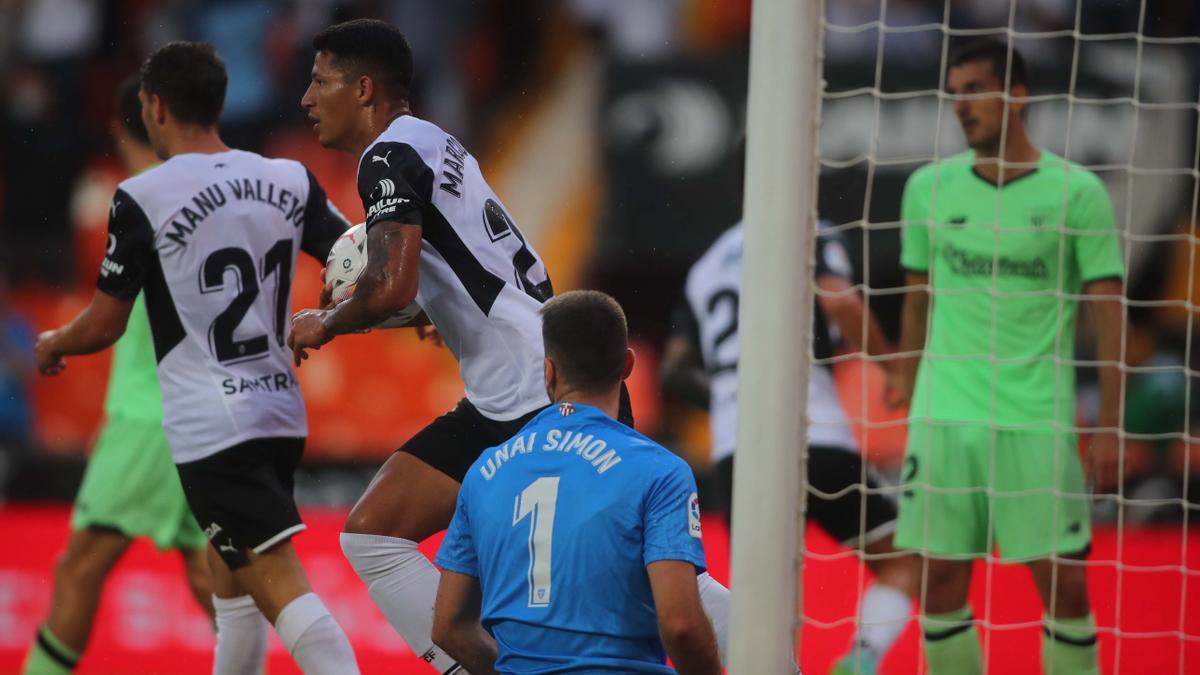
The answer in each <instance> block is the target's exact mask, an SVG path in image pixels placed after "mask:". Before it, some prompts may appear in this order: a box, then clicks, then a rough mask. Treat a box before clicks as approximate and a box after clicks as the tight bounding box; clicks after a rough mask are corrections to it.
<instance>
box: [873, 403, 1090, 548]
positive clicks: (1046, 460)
mask: <svg viewBox="0 0 1200 675" xmlns="http://www.w3.org/2000/svg"><path fill="white" fill-rule="evenodd" d="M902 482H903V484H904V485H903V488H904V491H903V492H902V493H901V498H900V517H899V522H898V523H897V526H896V536H895V544H896V546H897V547H898V548H905V549H913V550H916V551H919V552H922V553H926V554H929V555H932V556H939V557H950V558H955V557H960V558H978V557H982V556H986V555H988V554H989V553H990V552H991V551H992V549H993V548H998V549H999V551H1000V556H1001V559H1003V560H1005V561H1020V560H1034V559H1038V558H1048V557H1050V556H1051V555H1054V554H1058V555H1070V554H1076V553H1082V552H1085V551H1087V550H1088V547H1089V546H1090V545H1091V537H1092V529H1091V514H1090V510H1089V505H1090V502H1091V499H1090V496H1089V495H1088V492H1087V486H1086V483H1085V481H1084V475H1083V466H1082V464H1081V463H1080V461H1079V453H1078V450H1077V446H1076V443H1075V434H1074V433H1071V432H1065V431H1055V430H1054V429H1050V428H1047V429H1045V430H1041V429H1037V430H1029V429H993V428H992V427H989V426H988V425H986V424H978V423H969V424H965V425H964V424H960V423H950V422H941V421H936V420H926V419H920V420H918V419H913V420H910V422H909V427H908V448H907V451H906V453H905V457H904V472H903V476H902Z"/></svg>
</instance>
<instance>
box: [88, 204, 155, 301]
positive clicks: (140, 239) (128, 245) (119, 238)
mask: <svg viewBox="0 0 1200 675" xmlns="http://www.w3.org/2000/svg"><path fill="white" fill-rule="evenodd" d="M154 255H156V254H155V252H154V229H153V228H152V227H151V226H150V220H149V219H147V218H146V213H145V212H144V211H142V207H141V206H140V205H139V204H138V203H137V202H136V201H134V200H133V197H131V196H129V193H127V192H125V191H124V190H117V193H116V194H115V195H113V200H112V205H111V206H110V207H109V210H108V248H107V250H106V252H105V256H104V260H102V261H101V262H100V277H99V278H98V279H97V280H96V288H97V289H98V290H100V291H102V292H104V293H107V294H108V295H111V296H113V297H117V298H121V299H122V300H133V299H134V298H136V297H137V294H138V291H140V290H142V284H144V283H145V281H146V270H147V269H148V268H149V266H150V264H151V262H152V260H153V256H154Z"/></svg>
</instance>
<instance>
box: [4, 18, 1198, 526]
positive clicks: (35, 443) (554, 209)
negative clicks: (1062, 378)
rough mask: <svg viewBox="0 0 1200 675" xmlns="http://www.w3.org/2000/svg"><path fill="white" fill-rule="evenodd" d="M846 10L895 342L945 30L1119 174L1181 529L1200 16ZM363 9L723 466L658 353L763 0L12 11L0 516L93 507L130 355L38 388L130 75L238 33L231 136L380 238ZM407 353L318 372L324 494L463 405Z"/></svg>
mask: <svg viewBox="0 0 1200 675" xmlns="http://www.w3.org/2000/svg"><path fill="white" fill-rule="evenodd" d="M827 6H828V10H827V20H828V23H829V27H828V29H827V31H826V36H825V79H826V90H827V95H826V100H825V103H824V123H823V127H822V132H821V133H822V136H821V142H822V159H823V171H822V179H821V188H820V204H819V210H820V212H821V215H822V216H823V217H825V218H828V219H830V220H831V221H833V222H834V223H836V224H838V225H842V226H844V227H845V231H846V233H847V235H848V236H849V238H850V240H851V242H852V247H851V248H852V257H853V258H854V260H853V263H854V264H855V266H856V269H857V271H858V275H859V280H860V281H861V282H862V283H863V284H864V288H865V289H866V293H867V296H868V298H869V302H870V307H871V308H872V310H873V311H874V312H875V313H876V314H877V315H878V316H879V318H880V319H881V320H882V322H883V325H884V327H885V329H886V330H887V331H888V332H889V333H890V334H891V335H893V336H894V335H895V334H896V333H897V332H898V310H899V298H900V296H899V295H898V294H897V293H895V292H891V291H889V289H892V288H894V287H895V286H898V285H899V284H900V283H901V281H902V273H901V271H900V269H899V266H898V257H899V245H898V241H899V240H898V224H897V222H896V219H897V214H898V212H899V201H900V199H899V197H900V190H901V188H902V186H903V182H904V179H905V178H906V177H907V175H908V174H909V173H910V172H911V171H912V170H913V169H915V168H916V167H917V166H919V165H920V164H922V163H924V162H927V161H929V160H930V159H932V158H934V157H944V156H947V155H949V154H952V153H954V152H957V151H959V150H961V149H962V143H961V140H960V135H959V134H958V130H957V126H956V123H955V121H954V119H953V114H952V112H951V111H950V108H949V106H946V105H944V101H943V100H942V99H941V98H940V97H939V95H938V87H939V82H940V73H941V63H942V59H943V58H944V56H943V54H944V49H945V46H946V42H947V35H949V36H950V39H951V40H958V39H962V38H963V37H964V36H965V35H969V34H972V33H975V32H979V31H978V30H974V29H994V30H995V31H998V32H999V34H1004V31H1005V30H1006V29H1007V28H1009V27H1011V28H1012V29H1013V30H1014V31H1016V32H1015V34H1014V38H1013V40H1014V45H1015V46H1017V47H1018V48H1020V49H1021V50H1022V51H1023V52H1024V53H1025V56H1026V58H1027V59H1028V61H1029V62H1030V66H1031V73H1032V79H1033V89H1034V94H1035V95H1036V96H1037V97H1038V98H1037V99H1036V103H1035V104H1034V105H1033V106H1032V110H1031V112H1030V116H1031V127H1032V131H1033V136H1034V140H1035V142H1039V143H1040V144H1042V145H1044V146H1045V147H1047V148H1049V149H1050V150H1053V151H1055V152H1059V153H1065V154H1066V155H1067V156H1068V157H1069V158H1070V159H1072V160H1075V161H1078V162H1080V163H1083V164H1085V165H1088V166H1089V167H1093V168H1094V169H1095V170H1097V172H1098V173H1100V175H1101V176H1102V177H1103V178H1104V179H1105V181H1106V183H1107V184H1108V187H1109V189H1110V192H1111V194H1112V196H1113V200H1114V203H1115V204H1116V206H1117V213H1118V222H1119V224H1120V226H1121V227H1122V228H1123V232H1124V234H1125V238H1124V241H1125V244H1126V253H1127V259H1128V260H1129V264H1130V277H1129V291H1128V292H1129V296H1130V298H1131V308H1130V327H1129V332H1128V340H1127V345H1128V351H1127V362H1128V364H1129V365H1130V369H1129V376H1128V379H1127V385H1126V398H1125V420H1126V430H1127V431H1128V432H1130V433H1131V436H1130V437H1129V438H1128V440H1127V443H1126V448H1127V457H1126V464H1125V472H1126V474H1125V475H1126V496H1127V497H1138V498H1142V499H1146V500H1147V501H1146V502H1145V503H1146V504H1147V507H1146V508H1144V509H1140V510H1137V511H1136V512H1132V511H1131V512H1130V513H1129V514H1127V519H1128V518H1133V519H1143V520H1158V519H1165V520H1178V519H1179V518H1181V517H1182V516H1183V513H1184V511H1183V510H1182V509H1181V508H1180V506H1179V498H1181V497H1182V498H1184V500H1185V501H1190V499H1189V497H1191V498H1193V499H1194V496H1195V495H1197V491H1196V488H1198V487H1200V483H1196V481H1195V479H1196V477H1198V476H1200V441H1198V442H1196V443H1195V444H1193V442H1192V441H1191V440H1190V433H1191V430H1192V429H1193V428H1194V425H1193V423H1194V422H1200V404H1198V403H1197V402H1196V399H1197V397H1196V396H1193V395H1192V390H1193V388H1194V386H1195V384H1194V382H1193V378H1192V377H1191V373H1192V372H1194V369H1196V368H1197V367H1198V366H1200V350H1197V349H1196V348H1194V347H1193V346H1192V342H1193V340H1192V325H1193V323H1194V321H1195V319H1196V316H1195V313H1194V312H1193V311H1192V306H1191V302H1192V300H1191V299H1193V298H1196V297H1198V295H1197V292H1198V290H1200V275H1197V274H1196V273H1195V268H1196V258H1197V256H1196V252H1197V249H1198V247H1197V240H1196V238H1195V234H1196V222H1195V221H1196V215H1197V210H1196V201H1197V184H1198V174H1197V172H1196V168H1197V126H1198V112H1200V105H1198V102H1200V97H1198V91H1200V67H1198V64H1200V5H1197V4H1196V3H1194V2H1180V1H1178V0H1145V2H1138V1H1137V0H1089V1H1087V2H1082V3H1077V2H1076V0H1019V1H1018V2H1017V3H1016V6H1015V7H1010V3H1008V2H1003V1H1000V0H886V2H881V1H880V0H829V1H828V2H827ZM360 16H372V17H378V18H383V19H387V20H389V21H392V22H394V23H395V24H397V25H398V26H400V28H401V29H402V30H403V31H404V32H405V33H406V34H407V36H408V38H409V40H410V42H411V44H412V47H413V51H414V56H415V61H416V83H415V91H414V96H413V99H414V101H413V102H414V107H415V110H416V114H418V115H419V116H422V117H426V118H428V119H431V120H432V121H434V122H436V123H438V124H439V125H441V126H443V127H444V128H446V129H447V130H448V131H450V132H451V133H454V134H455V135H457V136H458V137H459V138H460V139H461V140H462V141H463V142H464V143H465V144H466V146H467V147H468V148H469V149H470V150H471V151H472V152H473V154H475V155H476V157H478V158H479V160H480V162H481V163H482V164H483V167H484V171H485V175H486V176H488V178H489V180H490V181H491V183H492V185H493V187H494V188H496V190H497V192H498V193H499V194H500V195H501V197H502V198H503V199H504V200H505V202H506V205H507V206H508V210H509V211H510V212H511V213H512V214H513V215H514V217H515V218H516V220H517V222H518V223H519V225H520V226H521V227H522V229H523V230H524V232H525V234H526V236H527V237H528V238H530V239H531V240H532V241H533V242H535V244H536V246H537V248H538V250H539V251H540V252H541V253H542V255H543V257H545V258H546V260H547V264H548V266H549V269H550V271H551V276H552V278H553V280H554V282H555V287H556V289H558V290H564V289H569V288H577V287H582V286H590V287H597V288H601V289H604V290H607V291H609V292H611V293H613V294H614V295H615V296H616V297H617V298H618V299H619V300H621V301H622V303H623V304H624V305H625V307H626V309H627V311H628V312H629V316H630V322H631V329H632V332H633V334H634V338H635V341H636V344H635V347H636V348H637V350H638V353H639V356H640V357H641V361H640V363H641V364H642V367H641V368H640V370H639V371H638V373H637V375H636V377H635V379H634V382H633V391H634V400H635V404H636V406H637V417H638V420H639V427H640V428H641V429H642V430H643V431H644V432H646V433H648V434H650V435H651V436H654V437H655V438H657V439H659V440H661V441H663V442H664V443H666V444H668V445H669V446H670V447H672V448H674V449H676V450H677V451H679V452H680V453H681V454H683V455H685V456H687V457H688V458H689V459H690V460H692V462H693V464H694V465H695V466H697V468H698V469H699V470H700V471H701V473H703V467H704V466H705V461H704V456H705V453H706V447H707V439H706V434H707V430H706V429H707V428H706V425H705V424H704V421H703V416H702V415H700V414H698V413H695V412H693V411H691V410H689V409H688V408H687V407H686V406H684V405H681V404H680V403H679V402H675V401H672V400H670V399H668V398H664V397H663V396H662V395H661V394H660V392H659V389H658V385H657V382H656V368H657V366H656V362H657V354H658V351H659V349H660V347H661V345H662V342H663V340H664V339H665V337H666V336H667V334H668V333H669V331H670V329H671V326H670V324H669V316H670V314H671V310H672V308H673V307H674V306H675V304H676V303H677V302H678V301H679V299H680V292H681V287H682V283H683V279H684V276H685V274H686V272H687V269H688V267H689V266H690V264H691V263H692V262H693V261H694V260H695V259H696V258H698V257H699V256H700V254H701V253H702V252H703V251H704V250H705V249H706V248H707V247H708V245H709V244H710V243H711V242H712V241H713V240H714V239H715V238H716V236H717V235H718V234H719V233H720V232H721V231H723V230H724V229H725V228H727V227H728V226H730V225H732V224H733V223H734V222H735V221H737V220H738V218H739V215H740V210H741V184H740V181H741V175H742V173H741V169H740V166H739V160H737V159H736V158H734V157H733V156H732V153H733V151H734V149H735V148H737V147H738V146H739V142H740V139H741V137H742V135H743V134H744V120H745V100H746V87H747V63H748V53H749V49H748V38H749V22H750V2H749V0H525V1H523V2H519V3H518V2H506V1H504V0H440V1H439V2H429V1H428V0H391V1H386V2H385V1H382V0H380V1H360V2H341V1H335V0H305V1H303V2H300V1H285V0H245V1H240V0H208V1H203V2H202V1H200V0H175V1H171V0H0V130H2V132H0V242H2V244H3V245H2V246H0V448H2V450H0V500H2V499H13V500H28V499H70V498H71V497H72V496H73V493H74V489H75V486H76V484H77V481H78V478H79V475H80V472H81V471H82V466H83V462H84V461H85V459H86V453H87V451H88V448H89V446H90V441H91V435H92V433H93V432H94V431H95V429H96V427H97V424H98V422H99V418H100V415H101V404H102V400H103V395H104V391H105V384H106V373H107V356H105V355H100V356H96V357H88V358H82V359H75V360H73V361H72V362H71V363H70V366H69V368H68V370H67V372H66V373H65V374H64V375H63V376H61V377H59V378H56V379H53V380H51V379H45V378H39V377H37V376H36V375H35V374H34V372H33V368H32V345H33V340H34V337H35V335H36V333H37V331H39V330H44V329H47V328H51V327H53V326H56V325H59V324H60V323H61V322H62V321H64V320H65V319H68V318H70V317H71V316H72V315H73V314H74V313H75V312H76V311H77V310H78V309H79V308H80V307H81V306H82V305H83V304H84V303H86V302H87V300H88V298H90V295H91V293H92V288H93V284H94V280H95V277H96V270H97V268H98V263H99V260H100V258H101V257H102V255H103V249H104V242H105V226H106V215H107V208H108V203H109V198H110V197H111V194H112V191H113V189H114V188H115V186H116V183H117V182H119V181H120V180H121V179H122V178H123V176H122V175H121V170H120V168H119V165H118V163H117V160H116V157H115V154H114V151H113V148H112V145H111V140H110V134H109V129H110V124H111V122H110V118H111V112H112V111H111V105H112V93H113V90H114V89H115V87H116V84H117V83H118V82H119V81H120V80H121V79H122V78H124V77H125V76H126V75H128V74H130V73H132V72H134V71H135V70H136V69H137V67H138V65H139V64H140V62H141V60H142V59H143V58H144V57H145V55H146V54H147V53H148V52H149V51H150V50H152V49H154V48H155V47H157V46H159V45H161V44H163V43H165V42H166V41H169V40H173V39H190V40H206V41H210V42H212V43H214V44H215V45H216V47H217V50H218V52H219V53H220V54H221V55H222V56H223V57H224V59H225V61H226V64H227V67H228V69H229V90H228V95H227V99H226V105H225V112H224V115H223V117H222V130H223V133H224V136H225V139H226V141H227V142H228V143H230V144H231V145H233V146H236V147H241V148H244V149H249V150H255V151H259V152H263V153H265V154H270V155H276V156H286V157H292V158H295V159H298V160H300V161H302V162H304V163H306V164H307V165H308V166H309V167H310V168H311V169H312V170H313V171H314V173H316V174H317V176H318V177H319V178H320V179H321V181H322V183H323V184H324V185H325V186H326V188H327V189H328V191H329V193H330V194H331V196H332V197H333V199H334V200H335V201H336V202H337V203H338V206H339V207H340V208H341V209H342V210H343V212H345V213H346V214H347V215H348V216H349V217H351V218H352V219H354V220H356V221H357V220H361V219H362V210H361V207H360V205H359V202H358V200H357V198H356V195H355V190H354V170H355V167H354V164H353V161H352V160H347V158H345V157H343V156H342V155H338V154H335V153H332V152H329V151H325V150H323V149H321V148H320V147H319V146H317V145H316V143H315V140H314V138H313V136H312V133H311V130H310V128H309V126H308V124H307V123H306V121H305V118H304V116H303V114H302V111H301V110H300V107H299V99H300V96H301V94H302V93H303V91H304V89H305V87H306V86H307V83H308V72H309V69H310V67H311V61H312V50H311V48H310V40H311V36H312V35H313V33H315V32H316V31H317V30H319V29H320V28H322V27H324V26H326V25H328V24H330V23H332V22H336V21H340V20H345V19H350V18H355V17H360ZM943 21H948V22H947V23H946V24H945V25H944V26H943V25H942V23H943ZM947 26H948V28H949V31H948V32H947V31H945V30H943V29H944V28H945V27H947ZM797 264H802V261H797ZM318 273H319V267H318V266H316V265H312V264H309V265H307V266H304V267H302V268H301V269H300V271H299V273H298V275H299V276H298V281H297V286H296V290H295V299H294V302H295V305H296V308H297V309H299V308H301V307H306V306H311V305H313V304H314V303H315V301H316V295H317V289H318V288H319V280H318V278H317V277H318ZM1081 326H1086V322H1081ZM410 333H411V331H381V332H375V333H372V334H370V335H364V336H349V337H345V338H340V339H339V340H338V341H337V342H336V343H334V345H332V346H331V347H330V348H327V349H325V350H322V351H321V352H320V353H319V354H317V355H316V358H314V359H312V360H310V361H308V362H306V364H305V366H304V367H303V368H302V369H301V372H300V375H301V379H302V383H303V386H304V388H305V393H306V397H307V399H308V401H309V406H310V416H309V417H310V423H311V425H312V434H311V437H310V444H309V451H308V454H307V465H306V466H307V468H306V473H305V477H303V478H302V480H301V498H302V499H303V500H304V501H307V502H309V503H335V504H342V503H346V502H347V501H348V500H352V499H354V498H355V497H356V496H357V495H358V494H359V491H360V488H361V483H362V481H365V480H366V479H367V478H369V476H370V475H371V474H372V473H373V470H374V467H375V466H376V465H377V464H378V463H379V462H380V461H382V459H383V458H385V457H386V456H387V454H388V453H390V452H391V450H392V449H393V448H394V447H396V446H397V445H399V444H400V443H401V442H402V441H403V440H404V439H405V438H407V437H408V435H409V434H411V433H412V432H414V431H415V430H417V429H419V428H420V427H421V426H423V425H424V424H425V423H426V422H427V421H428V420H429V419H431V418H432V417H433V416H435V415H436V414H439V413H440V412H442V411H444V410H446V409H449V408H450V407H451V406H452V405H453V402H454V401H455V400H457V399H458V398H459V396H461V384H460V383H459V380H458V376H457V372H456V369H455V367H454V364H453V360H452V359H451V358H450V356H449V355H448V354H446V353H444V352H441V351H439V350H437V349H436V348H434V347H432V346H430V345H428V344H425V343H420V342H418V341H417V340H416V338H415V336H413V335H411V334H410ZM1081 333H1082V335H1081V341H1082V345H1081V354H1083V357H1082V358H1086V354H1087V353H1088V341H1089V336H1088V335H1087V330H1086V329H1084V330H1082V331H1081ZM797 348H803V345H802V344H801V343H799V342H798V344H797ZM1080 377H1081V380H1082V385H1081V391H1082V392H1083V394H1082V396H1081V400H1082V403H1083V404H1082V405H1081V410H1080V422H1081V425H1084V426H1086V424H1087V423H1088V420H1090V419H1091V418H1092V417H1094V412H1095V411H1094V396H1091V395H1089V392H1090V391H1094V386H1093V385H1091V384H1090V378H1091V376H1090V374H1089V373H1088V372H1087V371H1086V369H1082V371H1081V375H1080ZM837 379H838V383H839V387H840V389H841V391H842V393H843V394H844V399H843V400H844V403H845V404H846V407H847V409H848V410H849V412H850V414H851V416H852V417H855V418H856V419H857V420H858V421H859V422H860V425H859V429H858V431H859V432H860V436H861V438H862V440H863V443H864V446H865V448H866V451H867V452H868V455H869V457H870V458H871V459H872V461H874V462H875V463H876V464H877V465H878V466H880V467H881V468H883V469H884V470H891V469H894V468H895V467H896V464H897V463H898V460H899V459H900V455H901V451H902V448H903V425H902V424H899V423H898V422H899V421H900V420H902V419H903V411H892V410H887V409H886V408H885V407H884V406H883V404H882V395H881V393H880V392H881V376H880V374H879V372H878V369H877V367H876V366H875V365H874V364H871V363H864V362H862V361H859V360H853V359H851V360H848V361H845V362H843V363H840V364H839V365H838V366H837ZM1197 436H1200V434H1197Z"/></svg>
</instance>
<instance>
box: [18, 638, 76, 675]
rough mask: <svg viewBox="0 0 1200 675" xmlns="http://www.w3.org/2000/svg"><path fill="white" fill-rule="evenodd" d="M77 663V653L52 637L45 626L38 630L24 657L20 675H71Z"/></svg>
mask: <svg viewBox="0 0 1200 675" xmlns="http://www.w3.org/2000/svg"><path fill="white" fill-rule="evenodd" d="M77 663H79V652H77V651H75V650H74V649H71V648H70V647H68V646H66V645H65V644H63V643H62V641H61V640H59V639H58V638H56V637H54V634H53V633H51V632H50V630H49V629H47V628H46V627H45V626H42V627H41V628H38V632H37V637H35V638H34V639H33V644H32V645H30V646H29V653H28V654H26V656H25V666H24V667H23V669H22V670H21V674H22V675H71V671H73V670H75V664H77Z"/></svg>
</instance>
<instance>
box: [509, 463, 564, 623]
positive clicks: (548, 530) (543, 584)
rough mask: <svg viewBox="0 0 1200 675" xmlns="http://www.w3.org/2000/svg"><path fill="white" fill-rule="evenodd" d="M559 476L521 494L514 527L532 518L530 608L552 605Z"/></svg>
mask: <svg viewBox="0 0 1200 675" xmlns="http://www.w3.org/2000/svg"><path fill="white" fill-rule="evenodd" d="M557 503H558V476H543V477H542V478H538V479H537V480H535V481H533V482H532V483H530V484H529V485H528V486H527V487H526V488H525V489H524V490H522V491H521V494H519V495H517V498H516V503H515V504H514V505H513V527H516V526H517V524H518V523H520V522H521V521H522V520H524V519H525V517H526V516H529V518H530V523H529V573H528V580H529V606H530V607H549V606H550V555H551V552H550V549H551V544H552V543H553V540H554V510H555V507H556V505H557Z"/></svg>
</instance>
